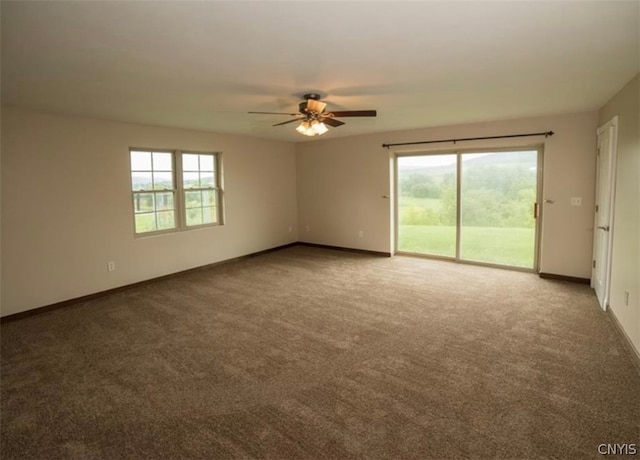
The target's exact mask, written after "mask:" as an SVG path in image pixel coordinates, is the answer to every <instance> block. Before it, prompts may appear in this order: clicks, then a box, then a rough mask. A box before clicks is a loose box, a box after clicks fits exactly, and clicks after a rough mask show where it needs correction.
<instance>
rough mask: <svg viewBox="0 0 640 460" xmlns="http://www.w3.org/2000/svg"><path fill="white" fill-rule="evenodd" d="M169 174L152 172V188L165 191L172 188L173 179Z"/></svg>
mask: <svg viewBox="0 0 640 460" xmlns="http://www.w3.org/2000/svg"><path fill="white" fill-rule="evenodd" d="M171 176H172V174H171V173H170V172H154V173H153V188H154V189H155V190H165V189H172V188H173V178H172V177H171Z"/></svg>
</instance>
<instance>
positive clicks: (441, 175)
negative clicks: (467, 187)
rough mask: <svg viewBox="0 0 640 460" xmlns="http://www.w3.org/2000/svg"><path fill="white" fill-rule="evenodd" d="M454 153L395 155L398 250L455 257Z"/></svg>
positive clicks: (455, 203)
mask: <svg viewBox="0 0 640 460" xmlns="http://www.w3.org/2000/svg"><path fill="white" fill-rule="evenodd" d="M457 161H458V160H457V155H455V154H446V155H441V154H434V155H420V156H406V157H398V250H399V251H407V252H414V253H419V254H429V255H436V256H445V257H455V256H456V215H457V199H456V190H457V185H456V180H457V179H456V178H457Z"/></svg>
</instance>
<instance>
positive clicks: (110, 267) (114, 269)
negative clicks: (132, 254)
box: [107, 260, 116, 272]
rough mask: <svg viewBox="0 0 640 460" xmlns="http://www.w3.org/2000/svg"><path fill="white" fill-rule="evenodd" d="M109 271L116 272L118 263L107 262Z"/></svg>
mask: <svg viewBox="0 0 640 460" xmlns="http://www.w3.org/2000/svg"><path fill="white" fill-rule="evenodd" d="M107 270H109V271H110V272H114V271H116V263H115V262H114V261H113V260H110V261H109V262H107Z"/></svg>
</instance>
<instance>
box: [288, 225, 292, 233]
mask: <svg viewBox="0 0 640 460" xmlns="http://www.w3.org/2000/svg"><path fill="white" fill-rule="evenodd" d="M292 231H293V227H292V226H291V225H289V233H291V232H292Z"/></svg>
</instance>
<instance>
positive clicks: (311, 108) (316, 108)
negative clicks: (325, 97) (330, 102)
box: [307, 99, 327, 113]
mask: <svg viewBox="0 0 640 460" xmlns="http://www.w3.org/2000/svg"><path fill="white" fill-rule="evenodd" d="M326 106H327V103H326V102H320V101H318V100H315V99H307V111H308V112H316V113H322V112H323V111H324V108H325V107H326Z"/></svg>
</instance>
